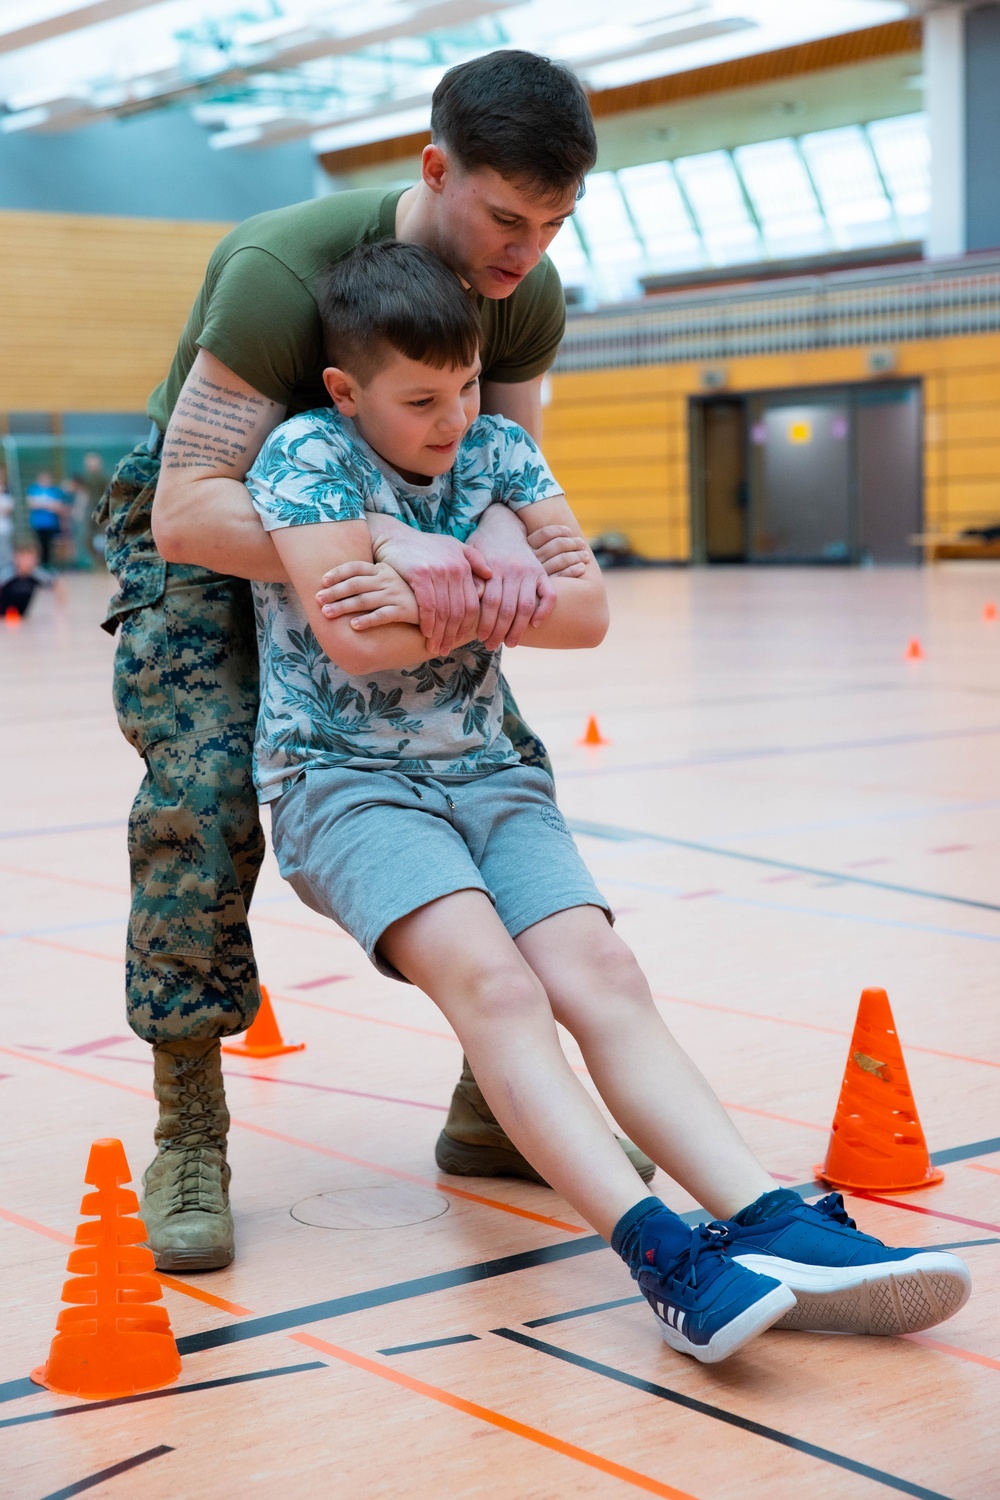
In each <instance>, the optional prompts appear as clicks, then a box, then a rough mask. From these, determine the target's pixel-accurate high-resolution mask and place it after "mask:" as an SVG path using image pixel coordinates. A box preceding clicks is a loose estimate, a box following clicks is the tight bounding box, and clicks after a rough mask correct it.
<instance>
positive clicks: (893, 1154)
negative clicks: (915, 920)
mask: <svg viewBox="0 0 1000 1500" xmlns="http://www.w3.org/2000/svg"><path fill="white" fill-rule="evenodd" d="M814 1170H815V1172H816V1175H817V1177H821V1178H822V1179H823V1181H824V1182H829V1183H832V1184H833V1186H834V1187H846V1188H864V1189H868V1190H870V1191H872V1192H878V1193H902V1192H907V1191H909V1190H910V1189H912V1188H919V1187H929V1186H930V1184H931V1183H932V1182H940V1181H941V1180H942V1178H943V1177H944V1173H943V1172H941V1171H939V1170H938V1169H937V1168H936V1167H932V1166H931V1161H930V1157H929V1156H928V1154H927V1142H926V1141H925V1140H924V1133H923V1131H922V1130H921V1128H920V1121H919V1119H918V1118H917V1106H916V1105H915V1104H914V1102H913V1094H912V1093H911V1092H910V1081H909V1079H908V1078H907V1076H906V1064H905V1062H904V1061H903V1049H902V1048H901V1047H900V1045H899V1038H898V1036H897V1035H896V1026H895V1022H894V1021H893V1019H892V1011H891V1010H890V1009H889V997H888V995H887V994H886V992H885V990H865V991H864V992H863V993H862V996H861V1004H860V1005H859V1006H858V1019H857V1021H856V1022H855V1024H854V1035H853V1036H852V1037H851V1050H850V1052H849V1054H848V1057H847V1068H846V1070H845V1072H844V1081H843V1083H842V1085H841V1088H840V1100H839V1102H838V1104H837V1112H836V1114H835V1115H834V1117H833V1132H832V1134H831V1136H830V1145H829V1148H828V1150H827V1153H826V1161H825V1162H824V1163H823V1165H822V1166H821V1167H816V1168H814Z"/></svg>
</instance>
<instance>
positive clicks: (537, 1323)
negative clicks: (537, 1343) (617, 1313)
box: [524, 1297, 646, 1328]
mask: <svg viewBox="0 0 1000 1500" xmlns="http://www.w3.org/2000/svg"><path fill="white" fill-rule="evenodd" d="M645 1300H646V1299H645V1297H616V1298H615V1300H614V1301H613V1302H593V1303H591V1305H590V1306H589V1307H574V1308H573V1309H572V1311H570V1312H564V1313H552V1314H551V1315H550V1316H549V1317H547V1318H529V1319H527V1320H526V1321H525V1324H524V1327H525V1328H544V1327H545V1326H546V1324H547V1323H565V1322H566V1320H567V1319H568V1318H586V1317H588V1316H589V1314H590V1313H599V1312H607V1311H608V1310H609V1309H610V1308H612V1307H628V1306H629V1305H630V1304H631V1303H633V1302H645Z"/></svg>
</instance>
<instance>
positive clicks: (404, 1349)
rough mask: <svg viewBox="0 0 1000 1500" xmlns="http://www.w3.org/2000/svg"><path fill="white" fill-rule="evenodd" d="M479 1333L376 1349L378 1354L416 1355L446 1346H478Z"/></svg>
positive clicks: (457, 1334) (460, 1334)
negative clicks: (419, 1350)
mask: <svg viewBox="0 0 1000 1500" xmlns="http://www.w3.org/2000/svg"><path fill="white" fill-rule="evenodd" d="M478 1343H479V1334H478V1333H456V1334H454V1335H453V1336H452V1337H451V1338H450V1339H424V1341H423V1343H422V1344H394V1345H393V1347H392V1348H391V1349H376V1350H375V1353H376V1354H416V1352H417V1350H418V1349H443V1348H444V1347H445V1345H446V1344H478Z"/></svg>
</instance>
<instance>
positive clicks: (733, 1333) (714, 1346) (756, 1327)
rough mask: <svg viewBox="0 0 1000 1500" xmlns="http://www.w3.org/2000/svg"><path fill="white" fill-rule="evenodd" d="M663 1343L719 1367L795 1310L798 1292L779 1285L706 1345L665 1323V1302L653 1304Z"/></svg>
mask: <svg viewBox="0 0 1000 1500" xmlns="http://www.w3.org/2000/svg"><path fill="white" fill-rule="evenodd" d="M650 1305H651V1306H652V1308H653V1313H654V1315H655V1317H656V1321H657V1323H658V1324H659V1325H660V1332H661V1333H662V1335H663V1338H664V1341H665V1342H666V1343H668V1344H669V1345H670V1347H671V1349H676V1350H677V1353H678V1354H690V1355H692V1356H693V1357H694V1358H695V1359H698V1360H700V1361H701V1363H702V1364H703V1365H717V1364H718V1363H719V1361H720V1360H721V1359H728V1358H729V1356H730V1355H731V1354H735V1353H736V1351H737V1350H738V1349H742V1348H743V1346H744V1344H749V1342H750V1340H751V1339H755V1338H756V1337H757V1335H758V1334H759V1333H764V1332H765V1330H766V1329H768V1328H771V1327H773V1326H774V1324H775V1323H777V1322H778V1319H779V1318H781V1317H782V1316H785V1315H787V1314H788V1313H789V1312H790V1311H791V1312H794V1310H795V1293H794V1292H793V1291H792V1290H791V1289H790V1288H789V1287H787V1286H776V1287H775V1288H774V1290H773V1291H771V1292H768V1293H767V1295H766V1296H764V1297H761V1298H760V1300H759V1301H757V1302H754V1303H753V1304H752V1306H750V1307H748V1308H746V1309H745V1311H743V1312H741V1313H740V1314H739V1315H738V1316H737V1317H735V1318H733V1319H732V1321H731V1322H729V1323H727V1324H726V1326H725V1327H724V1328H720V1329H719V1331H718V1333H716V1334H713V1336H712V1338H710V1339H709V1341H708V1343H707V1344H692V1343H691V1341H690V1340H689V1339H686V1338H685V1337H684V1335H683V1333H681V1332H679V1330H678V1329H676V1328H672V1327H671V1326H670V1324H669V1323H668V1322H666V1309H665V1308H664V1305H663V1303H662V1302H660V1303H659V1304H656V1303H651V1304H650Z"/></svg>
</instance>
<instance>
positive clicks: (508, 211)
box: [424, 146, 576, 300]
mask: <svg viewBox="0 0 1000 1500" xmlns="http://www.w3.org/2000/svg"><path fill="white" fill-rule="evenodd" d="M433 152H437V153H438V157H439V158H440V160H442V161H443V162H444V164H445V167H444V170H443V171H441V170H438V171H437V172H436V173H434V172H432V173H431V174H430V176H428V172H429V169H430V168H431V167H434V166H438V167H440V161H435V160H434V159H431V158H430V156H429V154H430V153H433ZM424 156H425V163H424V168H425V170H424V181H425V182H426V183H427V185H428V186H429V187H430V188H431V191H432V192H433V193H434V194H435V201H436V203H437V214H438V222H437V230H438V233H437V236H436V239H435V244H434V246H433V248H434V249H435V250H436V251H437V252H438V254H439V255H440V256H441V258H442V260H444V261H446V262H447V263H448V265H449V266H451V268H452V270H453V271H455V272H456V273H457V274H458V275H459V276H460V277H461V278H462V280H463V281H465V282H467V283H468V285H469V286H471V287H472V288H473V289H474V290H475V291H477V292H479V293H480V295H481V296H483V297H492V298H494V299H498V300H499V299H501V298H504V297H509V296H510V294H511V292H513V291H514V290H515V288H516V287H517V286H518V285H519V284H520V283H521V282H522V281H523V280H524V278H525V276H527V274H528V272H529V271H531V270H533V269H534V267H535V266H537V264H538V262H539V261H540V260H541V258H542V255H543V253H544V252H545V250H546V249H547V248H548V246H549V245H550V244H551V242H552V240H553V239H554V238H555V236H556V235H557V234H558V232H559V230H560V229H561V227H562V225H563V224H564V223H565V222H566V220H567V219H568V218H569V217H570V215H571V214H572V213H573V210H574V208H575V207H576V190H575V189H574V188H568V189H567V190H566V191H565V192H562V193H560V194H558V195H556V196H555V197H553V196H549V195H546V196H540V195H539V194H538V193H537V192H532V191H529V190H528V189H526V188H522V187H517V186H515V185H514V184H513V183H511V182H508V181H507V179H506V178H504V177H501V176H500V174H499V173H498V172H494V171H493V170H492V168H490V167H477V168H476V169H475V171H469V172H467V171H465V170H464V169H462V168H461V167H456V166H455V165H454V164H453V163H452V162H451V160H450V159H449V158H448V157H447V155H446V154H445V153H444V152H443V151H441V150H440V148H438V147H435V146H428V147H427V148H426V151H425V153H424Z"/></svg>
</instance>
